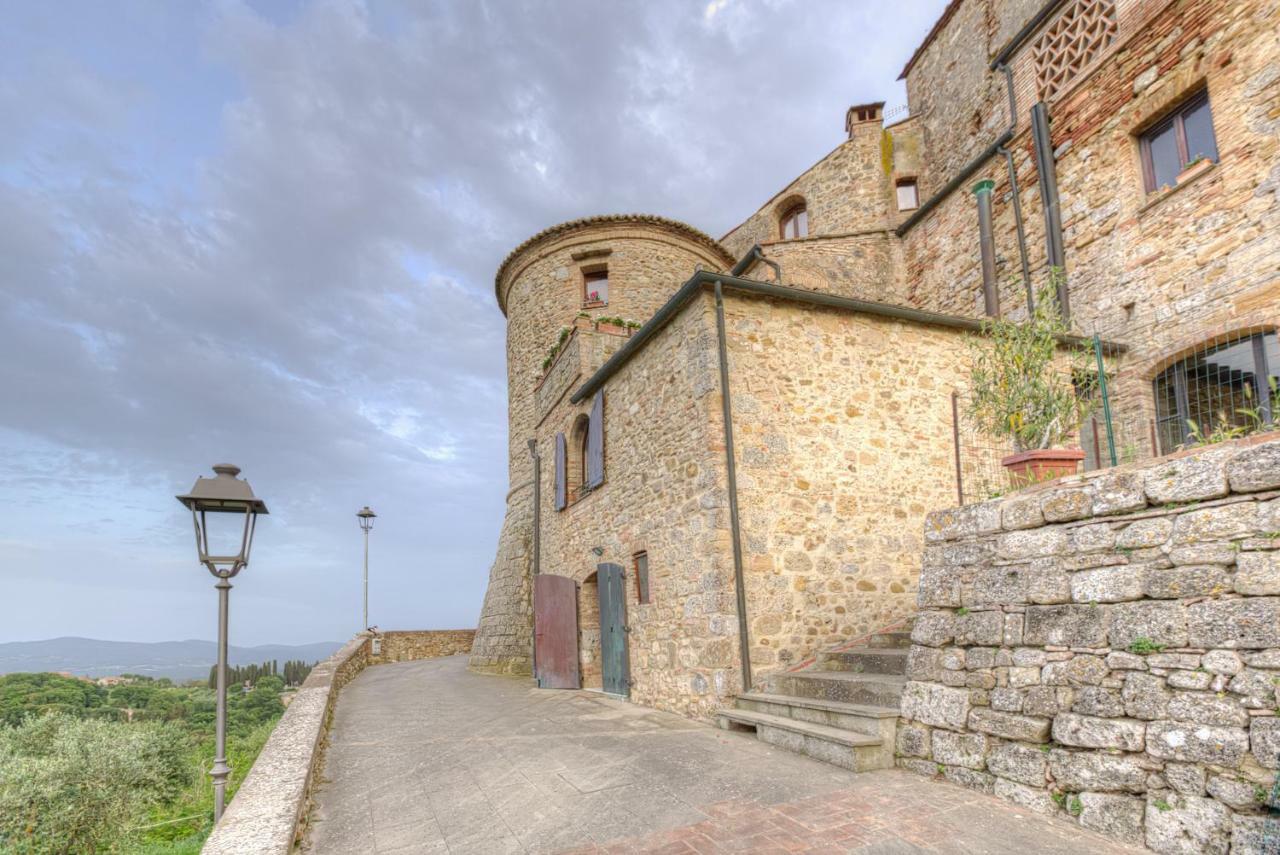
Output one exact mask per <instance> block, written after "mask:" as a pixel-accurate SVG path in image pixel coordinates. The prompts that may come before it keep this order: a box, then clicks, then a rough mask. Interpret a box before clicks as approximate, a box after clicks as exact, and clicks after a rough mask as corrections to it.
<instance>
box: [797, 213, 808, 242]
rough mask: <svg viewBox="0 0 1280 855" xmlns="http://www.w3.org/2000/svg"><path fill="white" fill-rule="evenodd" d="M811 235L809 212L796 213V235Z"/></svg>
mask: <svg viewBox="0 0 1280 855" xmlns="http://www.w3.org/2000/svg"><path fill="white" fill-rule="evenodd" d="M808 236H809V212H808V211H801V212H800V213H798V214H796V237H808Z"/></svg>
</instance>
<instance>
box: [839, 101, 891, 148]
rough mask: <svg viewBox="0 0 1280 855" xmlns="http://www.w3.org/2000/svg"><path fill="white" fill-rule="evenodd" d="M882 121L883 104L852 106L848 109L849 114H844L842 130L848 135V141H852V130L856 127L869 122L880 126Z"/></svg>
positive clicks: (873, 103)
mask: <svg viewBox="0 0 1280 855" xmlns="http://www.w3.org/2000/svg"><path fill="white" fill-rule="evenodd" d="M882 121H884V102H883V101H875V102H872V103H870V104H854V105H853V106H852V107H850V108H849V112H847V113H845V114H844V129H845V130H846V131H848V133H849V139H853V129H854V128H856V127H857V126H858V125H865V124H867V123H869V122H875V123H876V124H880V123H881V122H882Z"/></svg>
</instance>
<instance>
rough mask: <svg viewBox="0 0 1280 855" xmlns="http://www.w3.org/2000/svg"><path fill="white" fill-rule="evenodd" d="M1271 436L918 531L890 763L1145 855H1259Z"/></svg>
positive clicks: (1278, 725)
mask: <svg viewBox="0 0 1280 855" xmlns="http://www.w3.org/2000/svg"><path fill="white" fill-rule="evenodd" d="M1277 491H1280V438H1278V437H1277V434H1267V435H1264V436H1262V437H1256V438H1254V441H1251V442H1249V441H1246V442H1241V443H1236V444H1228V445H1221V446H1211V447H1208V448H1205V449H1198V450H1195V451H1193V452H1189V453H1184V454H1181V455H1178V456H1174V457H1169V458H1165V459H1162V460H1160V461H1158V462H1151V463H1147V464H1143V465H1141V466H1128V467H1121V468H1119V469H1114V470H1110V471H1106V472H1102V473H1094V474H1093V475H1089V476H1076V477H1073V478H1069V479H1064V480H1062V481H1059V482H1054V483H1053V484H1052V485H1047V486H1045V487H1042V488H1039V489H1034V490H1027V491H1023V492H1021V493H1016V494H1014V495H1011V496H1009V497H1007V498H1004V499H1000V500H996V501H991V502H987V503H984V504H979V505H969V506H966V507H964V508H960V509H955V510H947V511H939V512H935V513H932V514H930V515H929V518H928V522H927V524H926V527H925V539H926V541H927V542H928V545H927V547H926V549H925V557H924V566H923V571H922V574H921V579H920V596H919V602H920V607H921V609H922V611H921V612H920V614H919V616H918V618H917V621H916V626H915V630H914V633H913V636H912V639H913V642H914V643H913V646H912V648H911V651H910V658H909V665H908V676H909V677H910V678H911V681H910V682H909V683H908V684H907V687H906V690H905V691H904V693H903V699H902V716H903V719H904V721H903V723H902V724H901V726H900V727H899V736H898V746H897V750H898V756H899V765H900V766H902V767H904V768H907V769H911V770H913V771H917V772H921V773H923V774H928V775H935V774H940V775H942V776H944V777H946V778H948V779H950V780H952V781H955V782H957V783H961V784H964V785H966V786H970V787H974V788H977V789H981V790H985V791H988V792H994V793H995V794H997V795H999V796H1001V797H1003V798H1006V799H1009V800H1011V801H1014V802H1017V803H1018V804H1021V805H1024V806H1027V807H1030V808H1032V809H1035V810H1040V811H1043V812H1045V813H1049V814H1060V815H1061V816H1063V817H1065V818H1067V819H1075V820H1076V821H1078V822H1080V823H1081V824H1082V825H1085V826H1087V827H1090V828H1093V829H1096V830H1099V831H1103V832H1106V833H1109V834H1112V835H1115V836H1117V837H1120V838H1124V839H1127V840H1130V841H1145V843H1146V845H1147V846H1148V847H1150V848H1152V849H1154V850H1156V851H1158V852H1223V853H1225V852H1227V851H1228V846H1230V847H1231V851H1232V852H1235V853H1244V852H1261V851H1263V849H1262V847H1261V838H1262V834H1263V823H1264V821H1265V820H1264V816H1265V815H1264V814H1263V813H1262V812H1261V810H1262V805H1261V803H1260V799H1262V798H1265V797H1266V795H1267V793H1269V792H1270V788H1271V786H1272V782H1273V779H1274V777H1275V775H1276V768H1277V752H1278V751H1280V718H1277V715H1276V708H1277V684H1278V683H1280V537H1278V535H1280V498H1277V497H1280V492H1277Z"/></svg>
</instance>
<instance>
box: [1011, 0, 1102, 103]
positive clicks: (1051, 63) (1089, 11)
mask: <svg viewBox="0 0 1280 855" xmlns="http://www.w3.org/2000/svg"><path fill="white" fill-rule="evenodd" d="M1115 37H1116V4H1115V0H1073V2H1070V3H1068V4H1066V6H1065V7H1064V8H1063V10H1062V11H1061V12H1060V13H1059V14H1058V16H1057V17H1056V18H1054V19H1053V22H1052V23H1050V24H1049V25H1048V26H1047V27H1045V29H1044V32H1043V33H1042V34H1041V35H1040V37H1039V38H1037V39H1036V40H1035V42H1033V43H1032V48H1031V53H1032V56H1033V57H1034V58H1035V64H1036V83H1037V85H1038V86H1039V87H1040V97H1041V98H1043V99H1044V100H1046V101H1048V100H1049V99H1051V98H1052V97H1053V96H1054V95H1056V94H1057V93H1058V92H1060V91H1062V90H1063V89H1065V88H1066V87H1067V86H1068V85H1069V84H1070V83H1071V81H1072V80H1074V79H1075V77H1076V75H1077V74H1079V73H1080V71H1081V70H1083V69H1084V68H1085V67H1086V66H1087V65H1088V64H1089V63H1090V62H1092V61H1093V60H1094V59H1095V58H1096V57H1097V56H1098V55H1099V54H1100V53H1102V51H1103V50H1104V49H1105V48H1106V47H1107V46H1108V45H1109V44H1111V42H1112V41H1113V40H1114V39H1115Z"/></svg>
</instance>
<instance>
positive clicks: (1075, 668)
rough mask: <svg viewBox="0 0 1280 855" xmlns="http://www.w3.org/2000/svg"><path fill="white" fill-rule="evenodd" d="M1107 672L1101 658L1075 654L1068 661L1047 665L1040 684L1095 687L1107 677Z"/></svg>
mask: <svg viewBox="0 0 1280 855" xmlns="http://www.w3.org/2000/svg"><path fill="white" fill-rule="evenodd" d="M1107 670H1108V669H1107V663H1106V660H1105V659H1103V658H1102V657H1101V656H1090V655H1088V654H1084V653H1077V654H1076V655H1075V656H1072V657H1071V658H1070V659H1066V660H1062V661H1059V662H1049V663H1047V664H1046V665H1045V666H1044V668H1043V669H1042V671H1041V674H1040V682H1042V683H1044V684H1045V685H1046V686H1096V685H1098V684H1099V683H1101V682H1102V680H1103V678H1105V677H1106V676H1107Z"/></svg>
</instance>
